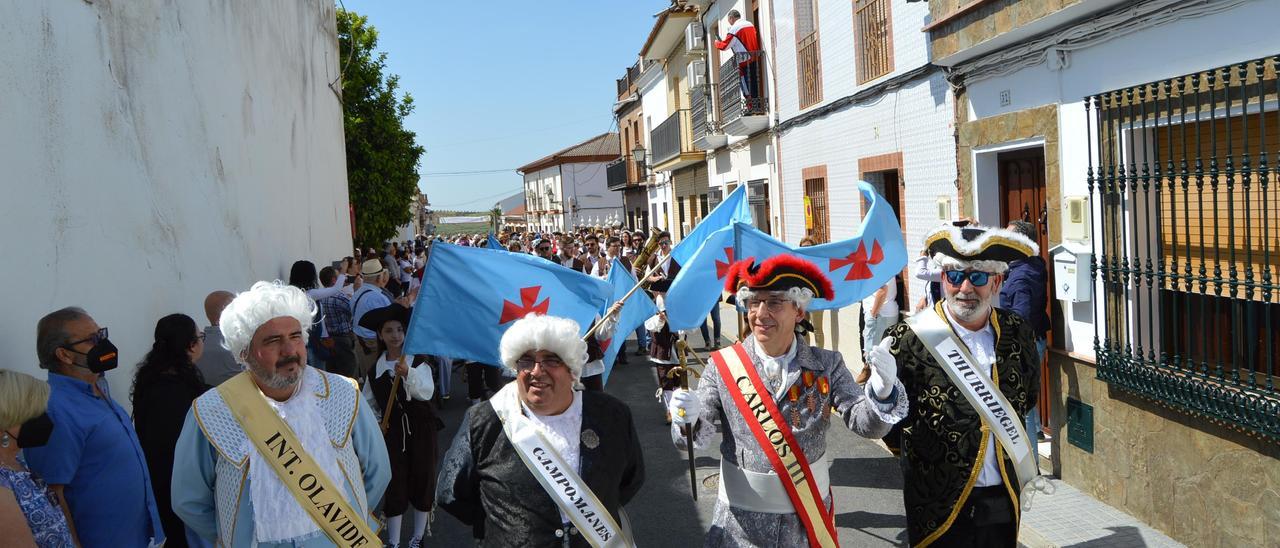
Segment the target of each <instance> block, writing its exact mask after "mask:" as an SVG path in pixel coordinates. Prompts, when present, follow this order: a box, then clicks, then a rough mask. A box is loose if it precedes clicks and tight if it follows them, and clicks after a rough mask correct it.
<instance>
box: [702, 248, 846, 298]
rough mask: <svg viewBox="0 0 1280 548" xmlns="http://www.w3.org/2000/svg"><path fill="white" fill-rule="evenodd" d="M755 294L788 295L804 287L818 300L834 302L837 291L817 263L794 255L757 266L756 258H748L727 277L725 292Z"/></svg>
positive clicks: (732, 269)
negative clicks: (790, 290)
mask: <svg viewBox="0 0 1280 548" xmlns="http://www.w3.org/2000/svg"><path fill="white" fill-rule="evenodd" d="M743 287H745V288H747V289H750V290H752V291H786V290H788V289H791V288H793V287H801V288H804V289H808V290H809V291H811V292H813V297H814V298H816V299H827V300H831V298H832V297H834V296H835V289H833V288H832V287H831V280H830V279H829V278H827V276H826V275H825V274H823V273H822V270H821V269H819V268H818V267H817V266H815V265H814V264H813V263H811V262H809V261H806V260H804V259H801V258H799V257H796V256H794V255H789V254H782V255H774V256H773V257H769V258H768V259H765V260H764V262H761V263H759V264H756V259H755V257H748V258H746V259H743V260H741V261H738V262H736V263H733V265H731V266H730V267H729V272H728V274H727V275H726V276H725V290H726V291H728V292H730V293H737V291H738V290H739V289H741V288H743Z"/></svg>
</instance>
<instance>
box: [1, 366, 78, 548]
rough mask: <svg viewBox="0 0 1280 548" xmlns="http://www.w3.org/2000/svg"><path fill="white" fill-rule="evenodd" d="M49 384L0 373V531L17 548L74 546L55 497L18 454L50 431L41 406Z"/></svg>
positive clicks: (42, 441)
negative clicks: (26, 547)
mask: <svg viewBox="0 0 1280 548" xmlns="http://www.w3.org/2000/svg"><path fill="white" fill-rule="evenodd" d="M48 403H49V385H47V384H45V383H43V382H40V381H39V380H37V379H36V378H35V377H32V376H30V375H27V374H24V373H18V372H16V371H6V370H0V531H4V532H5V533H4V537H5V540H4V542H5V543H6V544H7V543H12V545H15V546H31V545H35V546H39V547H40V548H45V547H50V548H52V547H55V546H73V545H74V544H73V542H74V540H73V539H72V537H71V528H70V527H69V526H68V525H67V518H66V516H65V515H63V513H62V509H61V508H60V504H59V502H58V501H59V498H58V497H57V496H56V495H55V494H54V493H53V491H51V490H50V489H49V486H48V485H46V484H45V483H44V480H42V479H40V476H39V475H37V474H33V473H32V472H31V470H29V469H28V468H27V466H26V464H25V463H24V461H23V458H22V456H21V455H20V454H19V453H20V452H21V451H22V450H24V449H28V450H29V449H30V448H33V447H38V446H41V445H44V444H45V443H47V442H48V441H49V435H50V434H51V433H52V432H53V421H51V420H50V419H49V414H48V413H46V412H45V408H46V407H47V406H48Z"/></svg>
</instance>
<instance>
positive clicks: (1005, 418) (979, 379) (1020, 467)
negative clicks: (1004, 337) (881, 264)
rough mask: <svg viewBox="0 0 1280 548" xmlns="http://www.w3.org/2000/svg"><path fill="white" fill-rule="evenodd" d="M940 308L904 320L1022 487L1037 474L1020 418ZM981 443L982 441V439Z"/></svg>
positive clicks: (1034, 460)
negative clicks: (988, 434) (979, 419)
mask: <svg viewBox="0 0 1280 548" xmlns="http://www.w3.org/2000/svg"><path fill="white" fill-rule="evenodd" d="M939 314H941V311H940V310H938V309H935V310H933V311H928V310H926V311H922V312H921V313H919V314H916V315H914V316H912V317H911V318H910V319H908V320H907V325H909V326H911V329H912V331H915V333H916V336H917V337H919V338H920V342H921V343H924V347H925V348H927V349H929V353H930V354H932V355H933V359H934V360H936V361H937V362H938V364H939V365H941V366H942V370H943V371H946V372H947V377H949V378H950V379H951V382H952V383H953V384H955V385H956V387H957V388H959V389H960V393H961V394H964V398H965V400H968V402H969V405H972V406H973V408H974V409H975V410H977V411H978V415H979V416H981V417H982V421H983V422H984V423H986V424H987V427H988V428H990V429H991V431H992V432H994V433H995V435H996V439H997V440H1000V445H1001V446H1003V447H1004V450H1005V452H1006V453H1008V454H1009V458H1011V459H1013V464H1014V470H1015V471H1016V472H1017V475H1018V490H1019V491H1021V490H1022V488H1024V487H1026V485H1027V484H1028V483H1030V482H1031V480H1033V479H1035V477H1036V476H1038V475H1040V469H1039V466H1038V465H1037V464H1036V459H1035V456H1034V455H1035V453H1034V452H1033V451H1032V450H1031V442H1030V440H1028V438H1027V433H1026V431H1025V430H1024V429H1023V427H1022V420H1021V419H1019V418H1018V414H1017V413H1016V412H1015V411H1014V409H1013V406H1012V405H1010V403H1009V400H1007V399H1005V397H1004V394H1003V393H1001V392H1000V390H999V389H998V388H997V387H996V386H995V384H994V383H992V382H991V377H990V376H989V375H988V374H987V372H986V371H983V370H982V369H981V368H980V367H977V361H976V360H974V359H973V356H972V355H970V354H969V349H968V347H966V346H965V345H964V343H963V342H962V341H960V340H959V339H958V338H957V337H956V335H955V333H954V332H952V331H951V326H950V325H948V323H947V321H946V320H944V319H943V318H942V317H941V316H939ZM983 443H985V441H984V442H983Z"/></svg>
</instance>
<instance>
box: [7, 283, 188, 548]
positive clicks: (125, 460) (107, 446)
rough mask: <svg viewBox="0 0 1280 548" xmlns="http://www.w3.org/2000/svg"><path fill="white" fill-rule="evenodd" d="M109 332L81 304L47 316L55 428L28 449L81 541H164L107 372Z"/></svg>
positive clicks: (133, 436)
mask: <svg viewBox="0 0 1280 548" xmlns="http://www.w3.org/2000/svg"><path fill="white" fill-rule="evenodd" d="M107 335H108V333H107V328H105V327H101V326H99V325H98V323H97V322H95V321H94V320H93V317H91V316H89V314H88V313H87V312H85V311H84V310H82V309H80V308H75V307H70V308H64V309H62V310H57V311H55V312H52V313H50V314H49V315H47V316H45V317H44V318H41V319H40V323H39V324H37V326H36V353H37V354H38V356H39V358H40V367H41V368H43V369H47V370H49V387H50V389H51V391H50V393H49V407H48V413H49V418H50V419H51V420H52V421H53V423H54V428H53V432H52V434H51V435H50V437H49V442H48V443H47V444H45V445H44V446H42V447H30V448H27V449H24V453H25V456H26V459H27V464H28V466H29V467H30V468H31V471H32V472H34V473H36V474H39V475H40V476H41V477H43V478H44V480H45V481H46V482H48V484H49V487H50V488H52V490H53V492H54V493H55V494H56V495H57V497H58V500H59V502H60V503H61V505H62V511H63V512H64V513H65V514H66V516H67V523H68V524H70V525H71V531H72V534H74V535H76V536H77V537H78V538H79V541H80V545H81V546H127V547H139V548H141V547H146V546H148V545H149V544H150V545H158V544H160V543H161V542H163V541H164V538H165V537H164V531H163V529H161V526H160V517H159V514H158V513H157V512H156V499H155V496H154V494H153V492H152V488H151V475H150V474H149V473H148V470H147V463H146V461H145V459H144V458H143V453H142V448H141V446H140V445H139V444H138V435H137V433H136V432H135V431H134V429H133V421H132V420H131V419H130V418H129V414H128V413H127V412H126V411H125V410H124V408H123V407H121V406H120V404H118V403H116V401H115V399H113V398H112V397H111V392H110V390H109V388H108V386H107V382H106V379H105V378H103V373H105V372H106V371H109V370H111V369H114V368H115V367H116V365H117V363H118V361H119V360H118V358H117V356H116V347H115V345H113V344H111V341H110V340H108V339H107ZM0 538H3V536H2V535H0ZM0 544H4V541H3V540H0Z"/></svg>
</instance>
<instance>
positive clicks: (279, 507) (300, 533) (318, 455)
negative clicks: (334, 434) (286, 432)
mask: <svg viewBox="0 0 1280 548" xmlns="http://www.w3.org/2000/svg"><path fill="white" fill-rule="evenodd" d="M303 371H304V376H303V378H302V379H301V380H300V381H299V382H300V383H301V384H302V386H300V387H298V393H296V394H294V395H293V397H292V398H289V399H288V400H287V401H283V402H278V401H275V400H273V399H271V398H267V399H266V400H267V403H269V404H270V405H271V408H272V409H274V410H275V412H276V414H278V415H280V418H282V419H284V422H285V424H288V425H289V428H291V429H293V432H294V434H295V435H297V436H298V442H299V443H301V444H302V448H303V449H305V450H306V452H307V453H308V454H310V455H311V458H313V459H315V461H316V463H317V464H318V465H319V466H320V469H321V470H323V471H324V473H325V475H327V476H329V481H332V482H333V484H334V485H343V483H342V482H341V481H339V480H341V479H343V476H342V473H341V471H340V470H339V469H338V455H337V452H336V451H335V450H334V448H333V444H332V442H331V440H330V439H329V434H328V432H327V431H326V430H325V426H324V417H322V416H321V414H320V408H319V405H318V403H317V399H316V395H315V394H314V393H313V392H312V390H310V389H309V386H308V385H309V384H310V383H308V382H307V376H311V375H318V374H319V373H316V372H315V371H313V370H312V369H311V368H304V369H303ZM244 443H246V444H248V445H249V449H248V454H249V497H250V498H249V500H250V501H251V502H252V506H253V522H254V536H255V537H256V538H255V540H256V541H257V542H281V541H286V540H299V539H302V538H308V537H312V536H317V535H320V534H323V533H322V532H321V531H320V527H319V526H317V525H316V524H315V522H314V521H312V520H311V516H310V515H308V514H307V512H306V510H303V509H302V506H300V505H299V504H298V501H297V499H295V498H294V496H293V494H292V493H291V492H290V491H289V490H288V488H286V487H285V486H284V483H282V482H281V481H280V478H279V476H277V475H276V471H275V469H273V468H272V467H271V463H269V462H267V461H266V460H264V459H263V457H262V453H259V452H258V450H257V448H256V447H253V442H251V441H248V440H245V442H244Z"/></svg>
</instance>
